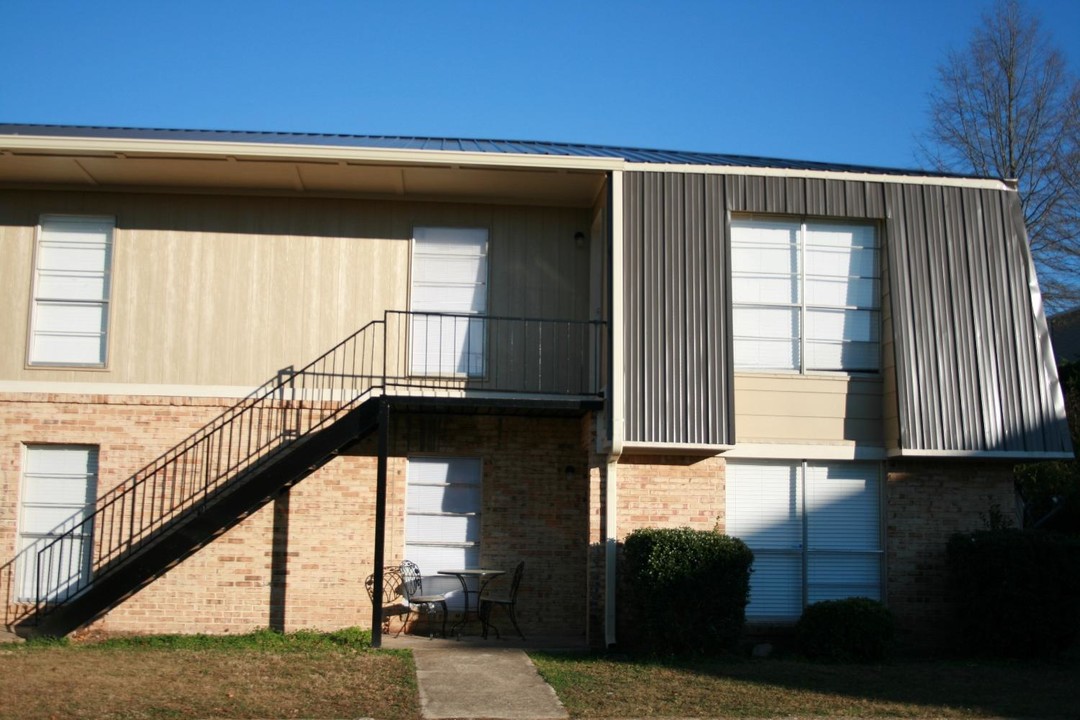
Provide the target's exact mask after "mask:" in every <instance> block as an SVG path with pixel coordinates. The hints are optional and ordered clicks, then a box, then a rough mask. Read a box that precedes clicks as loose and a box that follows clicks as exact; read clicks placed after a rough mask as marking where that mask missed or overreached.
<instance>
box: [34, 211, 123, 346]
mask: <svg viewBox="0 0 1080 720" xmlns="http://www.w3.org/2000/svg"><path fill="white" fill-rule="evenodd" d="M112 234H113V221H112V220H111V219H107V218H87V217H69V216H60V215H47V216H45V217H43V218H42V219H41V228H40V232H39V234H38V245H37V253H36V255H35V259H34V302H33V311H32V312H33V316H32V318H31V321H30V326H31V330H30V349H29V362H30V364H31V365H98V366H101V365H104V364H105V357H106V346H107V336H108V322H109V284H110V283H109V275H110V266H111V261H112Z"/></svg>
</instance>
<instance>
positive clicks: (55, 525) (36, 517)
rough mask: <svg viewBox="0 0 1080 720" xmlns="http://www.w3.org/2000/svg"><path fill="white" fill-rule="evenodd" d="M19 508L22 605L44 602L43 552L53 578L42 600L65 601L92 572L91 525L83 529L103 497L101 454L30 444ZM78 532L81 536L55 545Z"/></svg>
mask: <svg viewBox="0 0 1080 720" xmlns="http://www.w3.org/2000/svg"><path fill="white" fill-rule="evenodd" d="M24 457H25V463H24V466H23V467H24V469H23V487H22V503H21V506H20V509H19V556H18V562H17V563H16V569H15V573H16V578H17V580H16V587H17V588H18V590H17V595H18V600H21V601H29V602H32V601H34V600H36V599H38V569H39V568H38V551H40V550H42V549H43V548H45V547H47V546H49V547H50V549H49V551H48V552H47V553H46V554H45V555H44V556H43V565H42V567H43V568H44V569H45V571H46V573H47V577H46V578H44V579H43V585H42V587H41V591H42V598H41V599H45V598H54V599H62V598H63V597H66V596H67V595H68V594H69V593H74V592H75V591H77V590H78V589H79V588H80V587H81V586H82V581H83V580H85V578H86V577H87V576H88V575H89V572H90V546H91V537H92V535H93V528H92V525H91V523H86V524H81V523H83V520H84V519H85V518H87V517H88V516H89V514H90V513H91V512H92V511H93V507H94V501H95V499H96V497H97V475H98V449H97V448H96V447H91V446H86V445H27V446H26V454H25V456H24ZM73 528H75V529H77V532H75V533H73V535H71V536H69V537H70V541H68V540H65V541H62V542H60V543H55V544H52V545H51V546H50V543H52V542H53V540H54V539H55V538H56V537H57V536H58V535H62V534H64V533H65V532H68V531H69V530H72V529H73Z"/></svg>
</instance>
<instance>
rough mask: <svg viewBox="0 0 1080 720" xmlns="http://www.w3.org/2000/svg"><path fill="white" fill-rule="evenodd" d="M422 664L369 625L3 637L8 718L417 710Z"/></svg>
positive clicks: (3, 714)
mask: <svg viewBox="0 0 1080 720" xmlns="http://www.w3.org/2000/svg"><path fill="white" fill-rule="evenodd" d="M415 677H416V672H415V667H414V665H413V662H412V656H411V655H410V654H409V653H408V652H402V651H374V650H370V649H369V647H368V633H367V632H361V631H342V632H339V633H331V634H317V633H295V634H289V635H280V634H277V633H271V632H261V633H254V634H252V635H245V636H235V637H224V638H217V637H205V636H194V637H174V636H167V637H153V638H132V639H126V640H110V641H106V642H103V643H93V644H89V643H88V644H66V643H52V644H46V643H27V644H25V645H9V646H0V718H19V720H34V719H36V718H192V717H213V718H278V717H282V718H288V717H303V718H342V717H377V718H379V719H380V720H415V719H416V718H418V717H419V715H420V711H419V707H418V705H417V692H416V680H415Z"/></svg>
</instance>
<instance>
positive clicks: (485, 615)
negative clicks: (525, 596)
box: [480, 560, 525, 640]
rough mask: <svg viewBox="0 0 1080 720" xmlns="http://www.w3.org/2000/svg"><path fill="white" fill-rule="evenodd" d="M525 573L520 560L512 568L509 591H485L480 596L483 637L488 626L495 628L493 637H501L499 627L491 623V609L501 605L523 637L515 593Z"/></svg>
mask: <svg viewBox="0 0 1080 720" xmlns="http://www.w3.org/2000/svg"><path fill="white" fill-rule="evenodd" d="M524 573H525V561H524V560H523V561H521V562H519V563H518V564H517V567H516V568H514V577H513V579H512V580H511V581H510V592H509V593H507V594H505V595H496V594H493V593H488V592H485V593H484V595H483V596H481V597H480V619H481V622H482V624H483V626H484V637H485V638H486V637H487V634H488V628H489V627H490V628H495V637H497V638H501V637H502V635H501V634H500V633H499V628H497V627H495V626H494V625H493V624H492V623H491V611H492V610H494V609H495V608H496V607H502V608H503V609H505V610H506V614H507V615H509V616H510V622H512V623H513V624H514V629H515V630H517V634H518V635H520V636H521V639H522V640H524V639H525V633H523V632H521V628H520V627H518V621H517V612H516V610H515V608H516V606H517V594H518V588H519V587H520V586H521V576H522V575H523V574H524Z"/></svg>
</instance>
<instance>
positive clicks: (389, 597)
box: [364, 565, 409, 637]
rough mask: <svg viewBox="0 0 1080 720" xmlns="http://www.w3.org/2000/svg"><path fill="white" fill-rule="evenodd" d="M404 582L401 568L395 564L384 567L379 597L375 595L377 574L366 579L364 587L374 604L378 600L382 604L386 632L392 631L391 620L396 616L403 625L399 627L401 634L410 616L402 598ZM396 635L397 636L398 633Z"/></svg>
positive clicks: (383, 627) (383, 624)
mask: <svg viewBox="0 0 1080 720" xmlns="http://www.w3.org/2000/svg"><path fill="white" fill-rule="evenodd" d="M403 584H404V582H403V581H402V577H401V570H400V569H399V568H398V567H397V566H394V565H391V566H388V567H384V568H383V584H382V593H381V594H380V597H379V598H378V599H376V597H375V574H374V573H372V574H371V575H368V576H367V579H366V580H364V589H365V590H367V594H368V597H369V598H371V603H372V605H374V604H375V603H376V602H379V603H381V604H382V614H381V617H382V629H383V632H384V633H389V632H390V620H391V618H393V617H395V616H397V618H398V619H399V620H400V621H401V627H399V628H398V631H397V634H398V635H400V634H401V632H402V631H403V630H404V629H405V621H406V620H407V619H408V616H409V606H408V605H406V604H405V603H404V602H403V601H402V599H401V598H402V596H403V594H404V590H403V588H402V585H403ZM394 637H397V635H395V636H394Z"/></svg>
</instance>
